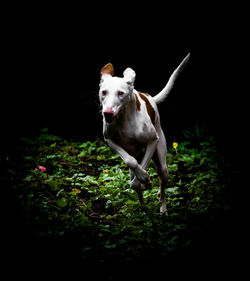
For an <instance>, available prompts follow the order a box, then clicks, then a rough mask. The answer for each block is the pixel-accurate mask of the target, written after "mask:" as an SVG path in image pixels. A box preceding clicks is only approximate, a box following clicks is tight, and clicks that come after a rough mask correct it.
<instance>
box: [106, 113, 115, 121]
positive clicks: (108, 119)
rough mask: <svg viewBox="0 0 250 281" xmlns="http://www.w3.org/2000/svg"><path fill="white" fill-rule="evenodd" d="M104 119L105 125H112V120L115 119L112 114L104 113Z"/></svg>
mask: <svg viewBox="0 0 250 281" xmlns="http://www.w3.org/2000/svg"><path fill="white" fill-rule="evenodd" d="M104 118H105V121H106V122H107V123H109V124H110V123H112V122H113V121H114V119H115V114H113V113H106V112H105V113H104Z"/></svg>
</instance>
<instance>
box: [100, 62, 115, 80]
mask: <svg viewBox="0 0 250 281" xmlns="http://www.w3.org/2000/svg"><path fill="white" fill-rule="evenodd" d="M103 74H110V75H111V76H113V75H114V67H113V65H112V63H108V64H106V65H104V67H103V68H102V69H101V72H100V75H101V77H102V75H103Z"/></svg>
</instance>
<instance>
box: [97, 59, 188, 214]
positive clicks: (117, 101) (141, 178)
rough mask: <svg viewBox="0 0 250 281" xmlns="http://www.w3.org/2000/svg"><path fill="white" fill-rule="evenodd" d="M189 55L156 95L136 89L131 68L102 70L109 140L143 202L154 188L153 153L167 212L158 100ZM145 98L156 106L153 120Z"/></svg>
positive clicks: (105, 130)
mask: <svg viewBox="0 0 250 281" xmlns="http://www.w3.org/2000/svg"><path fill="white" fill-rule="evenodd" d="M188 58H189V55H188V56H187V57H186V58H185V59H184V60H183V61H182V63H181V64H180V66H179V67H178V68H177V69H176V71H175V72H174V73H173V74H172V76H171V77H170V79H169V82H168V84H167V85H166V87H165V88H164V89H163V90H162V91H161V92H160V93H159V94H158V95H156V96H155V97H151V96H148V95H147V96H146V95H144V96H140V94H139V93H138V92H137V91H136V90H135V89H134V81H135V76H136V75H135V72H134V70H132V69H131V68H127V69H126V70H125V71H124V73H123V75H124V76H123V78H120V77H113V76H111V75H110V74H109V73H104V74H102V73H101V82H100V90H99V99H100V103H101V105H102V113H103V134H104V138H105V141H106V142H107V143H108V145H109V146H110V147H111V148H112V149H113V150H114V151H115V152H116V153H118V154H119V155H120V157H121V158H122V159H123V161H124V162H125V163H126V164H127V165H128V167H129V169H130V177H131V183H130V185H131V187H132V188H133V189H135V190H136V191H137V193H138V196H139V200H140V202H141V203H143V195H142V192H143V190H145V189H148V188H151V181H150V177H149V174H148V172H147V171H146V169H147V166H148V164H149V162H150V160H151V159H152V157H153V159H152V160H153V161H154V163H155V166H156V169H157V173H158V175H159V178H160V183H161V187H160V190H159V194H158V195H159V200H160V202H161V208H160V212H161V213H165V214H167V206H166V194H165V191H164V189H165V187H166V184H167V179H168V171H167V164H166V140H165V137H164V134H163V131H162V129H161V125H160V116H159V112H158V109H157V105H156V104H157V103H159V102H161V101H163V100H164V99H165V98H166V96H167V94H168V93H169V91H170V90H171V88H172V86H173V83H174V81H175V79H176V77H177V76H178V74H179V73H180V71H181V70H182V69H183V67H184V66H185V65H186V63H187V61H188ZM112 67H113V66H112ZM145 99H146V100H147V102H148V103H149V104H150V105H151V107H152V108H153V111H154V116H155V120H153V122H152V120H151V118H150V116H149V112H148V109H147V105H146V102H145ZM138 103H139V105H138ZM106 115H109V117H110V115H111V116H112V118H110V119H108V118H107V116H106Z"/></svg>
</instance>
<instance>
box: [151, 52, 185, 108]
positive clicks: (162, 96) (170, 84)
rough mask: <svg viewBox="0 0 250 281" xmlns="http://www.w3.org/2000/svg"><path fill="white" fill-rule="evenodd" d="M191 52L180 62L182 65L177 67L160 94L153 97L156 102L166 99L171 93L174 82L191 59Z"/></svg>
mask: <svg viewBox="0 0 250 281" xmlns="http://www.w3.org/2000/svg"><path fill="white" fill-rule="evenodd" d="M189 57H190V53H188V54H187V56H186V57H185V58H184V60H183V61H182V62H181V63H180V65H179V66H178V67H177V68H176V70H175V71H174V72H173V74H172V75H171V76H170V78H169V80H168V83H167V85H166V86H165V87H164V88H163V89H162V90H161V91H160V93H159V94H157V95H156V96H154V97H153V99H154V101H155V103H156V104H158V103H161V102H163V101H164V100H165V98H166V97H167V95H168V94H169V93H170V91H171V90H172V88H173V86H174V82H175V80H176V78H177V77H178V75H179V74H180V73H181V72H182V70H183V69H184V68H185V66H186V65H187V63H188V61H189Z"/></svg>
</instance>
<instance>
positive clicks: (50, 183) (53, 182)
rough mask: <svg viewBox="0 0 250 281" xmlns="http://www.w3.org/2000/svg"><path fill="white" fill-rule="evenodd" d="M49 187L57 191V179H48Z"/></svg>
mask: <svg viewBox="0 0 250 281" xmlns="http://www.w3.org/2000/svg"><path fill="white" fill-rule="evenodd" d="M49 187H50V188H51V190H52V191H57V190H58V189H59V184H58V181H56V180H52V181H50V182H49Z"/></svg>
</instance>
